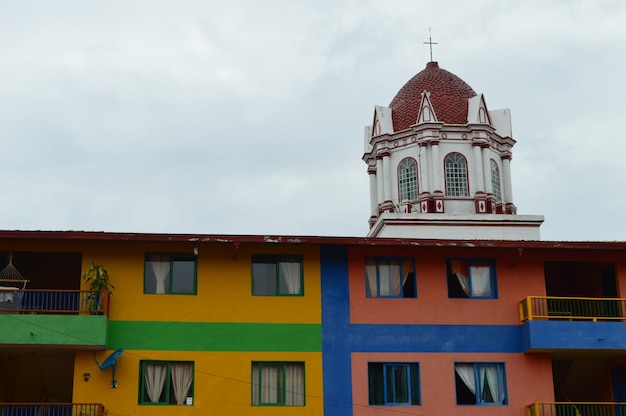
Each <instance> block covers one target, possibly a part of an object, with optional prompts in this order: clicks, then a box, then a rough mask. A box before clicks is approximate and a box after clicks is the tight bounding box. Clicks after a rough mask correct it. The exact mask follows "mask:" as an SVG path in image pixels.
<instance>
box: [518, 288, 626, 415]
mask: <svg viewBox="0 0 626 416" xmlns="http://www.w3.org/2000/svg"><path fill="white" fill-rule="evenodd" d="M625 312H626V299H622V298H572V297H555V296H528V297H526V299H524V300H522V301H521V302H520V303H519V314H520V320H521V321H522V322H526V321H532V320H533V319H544V320H545V319H550V320H558V319H563V320H589V321H594V322H596V321H598V320H601V321H620V322H623V321H626V317H625V316H624V313H625ZM624 416H626V415H624Z"/></svg>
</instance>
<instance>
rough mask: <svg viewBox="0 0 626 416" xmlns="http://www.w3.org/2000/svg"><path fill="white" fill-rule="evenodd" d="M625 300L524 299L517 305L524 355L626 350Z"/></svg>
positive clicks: (532, 297) (530, 297) (531, 297)
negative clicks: (528, 353)
mask: <svg viewBox="0 0 626 416" xmlns="http://www.w3.org/2000/svg"><path fill="white" fill-rule="evenodd" d="M625 311H626V299H621V298H583V297H581V298H575V297H555V296H528V297H527V298H525V299H524V300H522V301H520V302H519V315H520V321H521V324H522V346H523V350H524V351H525V352H556V351H618V350H624V349H626V331H624V329H625V328H626V326H624V322H625V321H626V317H625V316H624V312H625Z"/></svg>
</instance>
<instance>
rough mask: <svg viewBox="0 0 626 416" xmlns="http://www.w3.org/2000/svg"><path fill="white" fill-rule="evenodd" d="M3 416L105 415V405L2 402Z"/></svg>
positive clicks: (0, 409) (1, 410)
mask: <svg viewBox="0 0 626 416" xmlns="http://www.w3.org/2000/svg"><path fill="white" fill-rule="evenodd" d="M0 415H2V416H40V415H45V416H104V406H103V405H101V404H89V403H0Z"/></svg>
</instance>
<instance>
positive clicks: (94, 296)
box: [0, 288, 109, 416]
mask: <svg viewBox="0 0 626 416" xmlns="http://www.w3.org/2000/svg"><path fill="white" fill-rule="evenodd" d="M0 313H34V314H37V313H45V314H75V315H76V314H92V315H108V314H109V294H108V293H107V292H106V291H104V290H103V291H93V290H45V289H23V290H22V289H15V290H7V288H4V289H3V290H1V291H0ZM3 416H4V415H3Z"/></svg>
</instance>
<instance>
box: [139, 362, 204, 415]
mask: <svg viewBox="0 0 626 416" xmlns="http://www.w3.org/2000/svg"><path fill="white" fill-rule="evenodd" d="M140 366H141V371H140V373H139V374H140V379H139V404H155V405H156V404H164V405H192V404H193V363H192V362H190V361H141V362H140Z"/></svg>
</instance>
